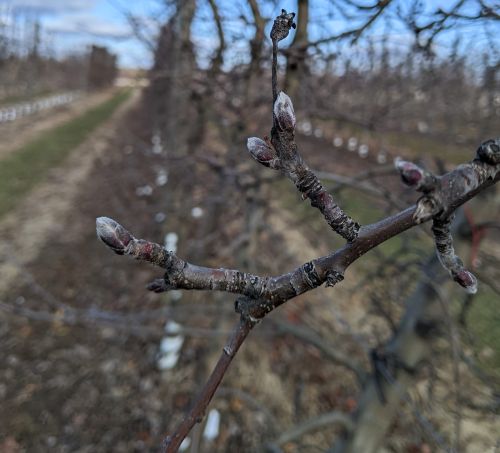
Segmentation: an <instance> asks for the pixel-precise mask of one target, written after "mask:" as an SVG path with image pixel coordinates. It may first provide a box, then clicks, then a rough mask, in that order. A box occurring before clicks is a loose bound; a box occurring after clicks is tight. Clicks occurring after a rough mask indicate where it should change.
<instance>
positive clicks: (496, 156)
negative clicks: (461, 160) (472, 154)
mask: <svg viewBox="0 0 500 453" xmlns="http://www.w3.org/2000/svg"><path fill="white" fill-rule="evenodd" d="M477 157H478V158H479V159H480V160H482V161H483V162H486V163H488V164H491V165H497V164H500V138H497V139H496V140H487V141H485V142H484V143H481V145H480V146H479V148H478V149H477Z"/></svg>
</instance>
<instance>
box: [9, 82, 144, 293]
mask: <svg viewBox="0 0 500 453" xmlns="http://www.w3.org/2000/svg"><path fill="white" fill-rule="evenodd" d="M139 95H140V93H139V92H138V91H136V92H134V93H133V94H132V95H131V96H130V98H129V99H128V100H127V101H126V102H125V103H124V104H123V105H121V106H120V107H119V108H118V110H117V111H116V112H115V113H114V114H113V116H112V117H111V118H110V119H109V120H108V121H106V122H105V123H104V124H102V125H101V126H100V127H99V129H97V131H96V132H95V133H94V134H92V135H91V137H90V138H89V139H87V140H86V141H85V142H84V143H82V144H81V145H80V146H79V147H77V148H76V149H75V150H73V151H72V152H71V155H70V156H69V157H68V159H67V160H66V161H65V162H64V164H63V165H62V166H61V167H59V168H55V169H53V170H52V171H51V172H50V173H49V176H48V178H47V180H46V181H44V182H43V183H42V184H40V185H39V186H37V188H36V189H35V190H34V191H33V192H31V193H30V194H29V195H28V196H27V197H26V198H25V199H24V200H23V202H22V203H21V204H20V205H19V206H18V207H17V208H16V209H15V210H14V211H12V212H11V213H10V214H8V215H7V216H6V217H5V218H4V219H3V220H2V221H1V222H0V231H2V239H3V240H2V241H1V242H0V275H1V276H2V278H1V279H0V295H2V294H3V293H4V291H6V290H7V289H8V288H9V287H10V284H11V282H12V281H13V279H15V278H16V276H17V275H18V274H19V272H21V270H22V267H23V266H24V264H25V263H28V262H30V261H31V260H32V259H34V258H35V257H36V256H37V254H38V251H39V249H40V247H41V246H43V245H44V243H45V240H46V238H47V237H48V235H49V234H53V233H57V232H58V229H60V228H61V227H62V224H61V223H60V222H58V219H60V218H61V217H62V215H63V214H64V213H65V212H66V211H67V210H68V209H70V208H72V207H73V202H74V200H75V197H76V195H77V194H78V192H79V189H80V186H81V183H82V182H83V181H84V180H85V178H86V177H87V176H88V174H89V172H90V170H91V169H92V166H93V163H94V161H95V160H96V159H97V158H98V157H99V156H100V155H102V153H103V151H104V150H105V149H106V147H107V146H108V143H109V142H110V141H111V140H112V139H113V137H114V136H115V135H116V134H117V130H116V128H115V127H114V126H115V125H116V124H117V123H118V122H119V121H120V120H121V119H122V118H123V116H124V114H125V113H126V112H127V111H128V110H129V109H130V108H131V107H132V106H133V105H135V103H136V102H137V100H138V98H139ZM107 97H109V93H102V94H100V95H96V97H93V98H92V99H89V100H88V101H87V102H85V106H86V107H84V106H83V105H82V104H80V106H79V107H78V108H75V109H74V112H73V113H74V115H75V116H76V115H77V114H78V113H80V112H82V111H83V110H85V109H86V108H89V107H90V106H91V105H97V104H98V103H99V102H103V101H104V100H105V99H106V98H107ZM64 117H65V119H67V118H68V117H67V114H64ZM57 121H58V120H55V119H54V118H52V119H47V121H46V122H44V125H43V127H44V128H48V127H49V126H48V125H49V124H51V125H52V126H56V123H57ZM40 127H42V126H40ZM38 131H40V129H38Z"/></svg>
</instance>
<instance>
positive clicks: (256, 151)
mask: <svg viewBox="0 0 500 453" xmlns="http://www.w3.org/2000/svg"><path fill="white" fill-rule="evenodd" d="M247 148H248V151H249V152H250V154H251V156H252V157H253V158H254V159H255V160H256V161H257V162H259V164H262V165H264V166H265V167H269V168H273V169H275V170H276V169H278V168H279V166H280V165H279V163H280V162H279V158H278V156H277V155H276V151H275V150H274V149H273V148H272V147H270V146H269V145H268V144H267V143H266V142H265V141H264V140H262V139H260V138H258V137H250V138H249V139H248V140H247Z"/></svg>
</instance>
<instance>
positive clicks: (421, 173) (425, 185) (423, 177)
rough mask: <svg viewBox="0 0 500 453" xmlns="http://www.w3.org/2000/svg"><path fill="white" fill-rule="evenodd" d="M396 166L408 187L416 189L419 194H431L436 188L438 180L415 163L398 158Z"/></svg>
mask: <svg viewBox="0 0 500 453" xmlns="http://www.w3.org/2000/svg"><path fill="white" fill-rule="evenodd" d="M394 166H395V167H396V169H397V170H398V171H399V174H400V175H401V179H402V181H403V182H404V183H405V184H406V185H407V186H410V187H414V188H415V190H418V191H419V192H430V191H432V190H434V189H435V188H436V184H437V178H436V177H435V176H434V175H433V174H432V173H429V172H428V171H426V170H424V169H423V168H421V167H419V166H418V165H416V164H414V163H413V162H408V161H406V160H403V159H401V158H400V157H396V159H394Z"/></svg>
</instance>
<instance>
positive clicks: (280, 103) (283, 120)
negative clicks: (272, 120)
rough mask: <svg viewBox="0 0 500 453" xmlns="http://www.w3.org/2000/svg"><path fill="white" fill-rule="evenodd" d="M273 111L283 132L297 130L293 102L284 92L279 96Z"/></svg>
mask: <svg viewBox="0 0 500 453" xmlns="http://www.w3.org/2000/svg"><path fill="white" fill-rule="evenodd" d="M273 111H274V116H275V117H276V120H277V122H278V126H279V127H280V129H281V130H283V131H287V132H293V131H294V130H295V123H296V119H295V112H294V110H293V104H292V100H291V99H290V98H289V97H288V96H287V95H286V94H285V93H283V91H280V93H279V94H278V97H277V98H276V102H275V103H274V109H273Z"/></svg>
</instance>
